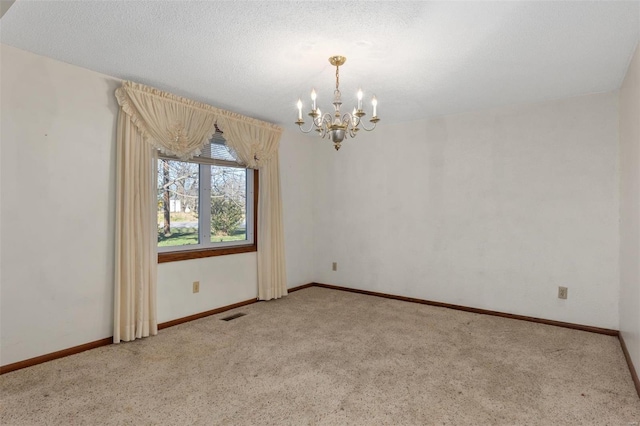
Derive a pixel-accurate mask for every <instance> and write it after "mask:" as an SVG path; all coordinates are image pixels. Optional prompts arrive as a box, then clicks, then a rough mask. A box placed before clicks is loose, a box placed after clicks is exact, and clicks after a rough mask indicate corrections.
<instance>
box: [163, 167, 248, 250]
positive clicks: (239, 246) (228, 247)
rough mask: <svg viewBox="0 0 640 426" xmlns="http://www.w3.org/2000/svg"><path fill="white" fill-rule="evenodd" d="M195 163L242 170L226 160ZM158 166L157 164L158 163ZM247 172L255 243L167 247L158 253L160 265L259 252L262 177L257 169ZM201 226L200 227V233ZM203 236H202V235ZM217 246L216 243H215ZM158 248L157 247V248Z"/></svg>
mask: <svg viewBox="0 0 640 426" xmlns="http://www.w3.org/2000/svg"><path fill="white" fill-rule="evenodd" d="M158 159H165V160H175V161H182V160H179V159H178V158H174V157H170V156H165V155H158ZM190 162H193V163H198V164H199V167H201V168H202V166H203V165H205V166H207V167H210V166H223V167H225V166H226V167H240V168H242V167H243V166H242V165H239V164H238V163H234V162H231V161H224V160H214V161H190ZM156 164H157V162H156ZM157 169H158V167H157V165H156V171H157ZM246 169H247V170H251V172H252V174H253V191H252V192H253V212H252V215H253V242H252V243H244V244H243V243H242V242H237V243H235V242H234V243H232V244H225V245H224V246H222V247H216V246H208V247H198V248H193V249H192V248H189V246H188V245H186V246H174V247H167V248H166V249H163V251H158V263H166V262H177V261H182V260H190V259H202V258H205V257H214V256H226V255H230V254H240V253H251V252H257V251H258V193H259V188H260V186H259V185H260V177H259V172H258V170H256V169H249V168H246ZM209 180H211V179H209ZM201 183H202V179H200V182H199V183H198V184H199V189H198V190H199V191H201V190H202V189H200V185H201ZM208 185H210V182H208ZM248 195H249V192H247V198H248ZM199 205H200V206H202V203H199ZM200 228H201V227H200V226H199V227H198V232H199V233H200V232H201V231H200ZM200 235H202V234H200ZM214 244H215V243H214ZM156 247H157V246H156Z"/></svg>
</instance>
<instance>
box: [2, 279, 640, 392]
mask: <svg viewBox="0 0 640 426" xmlns="http://www.w3.org/2000/svg"><path fill="white" fill-rule="evenodd" d="M309 287H322V288H327V289H332V290H340V291H347V292H351V293H359V294H366V295H369V296H377V297H384V298H387V299H394V300H401V301H404V302H411V303H419V304H422V305H430V306H439V307H442V308H449V309H456V310H459V311H465V312H472V313H476V314H483V315H493V316H498V317H503V318H510V319H517V320H522V321H530V322H536V323H540V324H547V325H554V326H557V327H564V328H571V329H574V330H581V331H588V332H591V333H599V334H606V335H608V336H617V337H618V339H620V346H621V347H622V352H623V353H624V357H625V359H626V361H627V364H628V366H629V371H630V373H631V379H632V380H633V384H634V385H635V387H636V391H637V392H638V396H639V397H640V379H638V374H637V372H636V369H635V367H634V365H633V361H632V360H631V356H630V355H629V351H628V350H627V346H626V344H625V342H624V339H623V338H622V335H621V334H620V333H619V332H618V330H611V329H607V328H600V327H592V326H588V325H581V324H573V323H568V322H562V321H553V320H547V319H542V318H535V317H528V316H524V315H515V314H508V313H504V312H497V311H490V310H487V309H479V308H471V307H468V306H462V305H454V304H450V303H442V302H434V301H431V300H424V299H417V298H413V297H405V296H398V295H394V294H387V293H379V292H375V291H369V290H360V289H355V288H349V287H341V286H337V285H332V284H323V283H316V282H313V283H309V284H303V285H300V286H297V287H292V288H290V289H288V292H289V293H293V292H295V291H299V290H303V289H305V288H309ZM256 302H258V299H257V298H256V299H249V300H244V301H242V302H238V303H234V304H232V305H227V306H222V307H220V308H216V309H212V310H209V311H205V312H200V313H198V314H194V315H189V316H187V317H183V318H178V319H175V320H172V321H167V322H163V323H161V324H158V330H162V329H164V328H168V327H172V326H174V325H178V324H182V323H185V322H189V321H193V320H197V319H200V318H204V317H208V316H211V315H215V314H219V313H221V312H225V311H229V310H231V309H235V308H239V307H242V306H247V305H250V304H253V303H256ZM112 342H113V337H106V338H104V339H100V340H96V341H94V342H89V343H85V344H83V345H79V346H74V347H72V348H68V349H63V350H60V351H57V352H52V353H50V354H45V355H40V356H37V357H34V358H30V359H26V360H24V361H18V362H14V363H13V364H7V365H3V366H0V375H2V374H5V373H9V372H11V371H15V370H20V369H22V368H26V367H31V366H34V365H37V364H42V363H43V362H48V361H53V360H54V359H58V358H63V357H66V356H69V355H74V354H77V353H80V352H84V351H88V350H90V349H95V348H99V347H101V346H107V345H110V344H112Z"/></svg>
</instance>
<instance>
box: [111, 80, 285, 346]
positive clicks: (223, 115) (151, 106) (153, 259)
mask: <svg viewBox="0 0 640 426" xmlns="http://www.w3.org/2000/svg"><path fill="white" fill-rule="evenodd" d="M116 98H117V100H118V104H119V105H120V113H119V116H118V130H117V161H118V166H117V178H116V179H117V188H116V191H117V194H116V197H117V200H116V262H115V263H116V266H115V267H116V271H115V303H114V335H113V336H114V337H113V340H114V342H115V343H118V342H120V341H121V340H123V341H129V340H133V339H136V338H140V337H146V336H149V335H154V334H157V329H158V327H157V316H156V274H157V272H156V270H157V241H156V233H157V229H156V227H157V225H156V221H155V215H156V205H155V204H156V196H155V193H156V159H157V151H161V152H163V153H165V154H168V155H174V156H176V157H178V158H180V159H182V160H188V159H190V158H191V157H193V156H195V155H198V154H200V153H201V150H202V148H203V147H204V145H205V144H206V143H208V141H209V139H210V138H211V136H212V135H213V133H214V132H215V125H216V123H218V125H219V126H220V127H221V128H222V130H223V131H224V132H225V136H226V137H225V139H226V140H227V144H228V145H229V147H230V148H231V151H232V152H234V153H235V154H236V155H237V157H238V159H239V161H240V162H241V163H242V164H244V165H246V167H249V168H254V169H259V170H260V185H259V194H258V197H259V198H258V232H257V234H258V298H259V299H261V300H269V299H274V298H279V297H282V296H284V295H286V294H287V278H286V271H285V260H284V231H283V226H282V201H281V196H280V176H279V163H278V146H279V143H280V136H281V134H282V129H281V128H280V127H278V126H276V125H273V124H270V123H266V122H263V121H260V120H256V119H253V118H249V117H245V116H242V115H240V114H236V113H233V112H229V111H225V110H222V109H218V108H215V107H212V106H210V105H207V104H203V103H199V102H196V101H192V100H190V99H186V98H182V97H179V96H176V95H173V94H170V93H166V92H162V91H160V90H158V89H155V88H152V87H148V86H144V85H141V84H136V83H133V82H128V81H126V82H124V83H123V84H122V87H120V88H118V89H117V90H116Z"/></svg>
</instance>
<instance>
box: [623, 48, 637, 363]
mask: <svg viewBox="0 0 640 426" xmlns="http://www.w3.org/2000/svg"><path fill="white" fill-rule="evenodd" d="M620 333H621V334H622V337H623V338H624V340H625V343H626V345H627V349H628V350H629V354H630V355H631V359H632V360H633V363H634V365H635V368H636V370H637V371H638V372H640V46H639V47H637V48H636V51H635V54H634V56H633V59H632V60H631V64H630V65H629V69H628V71H627V75H626V77H625V79H624V82H623V84H622V87H621V88H620Z"/></svg>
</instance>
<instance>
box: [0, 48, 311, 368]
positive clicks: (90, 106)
mask: <svg viewBox="0 0 640 426" xmlns="http://www.w3.org/2000/svg"><path fill="white" fill-rule="evenodd" d="M0 61H1V64H2V74H1V76H0V78H1V82H0V90H1V97H0V98H1V99H0V101H1V110H0V115H1V117H0V118H1V122H0V132H1V133H0V139H1V140H2V145H1V149H0V151H1V154H0V161H1V167H0V170H1V171H0V192H1V194H2V200H1V205H0V234H1V235H2V239H1V243H0V280H1V281H0V365H6V364H10V363H13V362H17V361H21V360H24V359H28V358H32V357H35V356H38V355H42V354H47V353H51V352H55V351H58V350H61V349H66V348H69V347H72V346H76V345H80V344H84V343H88V342H91V341H95V340H98V339H103V338H105V337H109V336H111V335H112V328H113V325H112V324H113V321H112V315H113V314H112V312H113V267H114V260H113V253H114V230H115V229H114V228H115V216H114V201H115V176H114V174H115V126H116V118H117V112H118V107H117V104H116V100H115V97H114V90H115V89H116V88H117V87H118V86H119V85H120V82H119V81H118V80H116V79H114V78H111V77H108V76H105V75H101V74H98V73H95V72H92V71H89V70H86V69H83V68H79V67H76V66H72V65H68V64H64V63H62V62H58V61H55V60H52V59H49V58H46V57H43V56H38V55H34V54H32V53H28V52H25V51H22V50H19V49H15V48H12V47H9V46H6V45H1V50H0ZM311 153H312V143H311V142H310V140H309V139H308V138H305V137H303V136H302V135H299V134H298V133H296V132H290V131H285V133H284V135H283V138H282V141H281V150H280V155H281V158H282V163H284V165H283V170H282V175H281V183H282V193H283V198H284V201H283V203H284V206H283V209H284V216H285V222H284V225H285V229H286V230H287V233H286V235H285V240H286V242H285V247H286V255H287V272H288V276H289V286H296V285H300V284H306V283H308V282H310V281H311V270H312V268H311V267H310V266H309V265H311V262H312V257H311V254H312V244H311V240H310V236H311V232H310V231H308V230H310V229H311V207H310V205H309V203H308V200H309V198H310V195H309V194H308V188H309V187H311V186H312V181H313V179H312V178H313V176H312V174H311V170H310V169H309V168H307V167H304V166H303V165H304V164H306V163H308V162H310V156H311ZM306 231H308V232H306ZM256 273H257V272H256V254H255V253H248V254H240V255H232V256H221V257H215V258H208V259H198V260H190V261H184V262H173V263H165V264H161V265H160V266H159V268H158V318H159V321H160V322H164V321H170V320H173V319H176V318H181V317H184V316H187V315H191V314H194V313H198V312H203V311H207V310H210V309H214V308H217V307H220V306H225V305H228V304H231V303H236V302H239V301H243V300H247V299H250V298H253V297H256V295H257V279H256ZM197 280H199V281H200V283H201V284H200V293H198V294H193V293H192V291H191V283H192V281H197Z"/></svg>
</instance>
